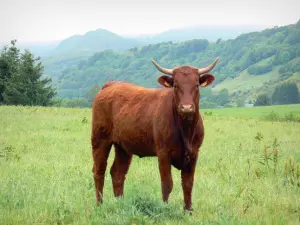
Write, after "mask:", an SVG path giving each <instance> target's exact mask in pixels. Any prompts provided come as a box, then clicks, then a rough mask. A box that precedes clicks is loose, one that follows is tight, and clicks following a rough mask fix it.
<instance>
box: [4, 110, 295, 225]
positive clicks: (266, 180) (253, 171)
mask: <svg viewBox="0 0 300 225" xmlns="http://www.w3.org/2000/svg"><path fill="white" fill-rule="evenodd" d="M276 108H277V107H276ZM299 108H300V107H299V105H298V106H295V112H296V111H297V112H299ZM277 109H278V110H279V111H280V112H282V113H283V115H284V114H286V113H289V112H290V111H291V108H288V107H286V106H283V107H281V106H280V107H278V108H277ZM265 110H267V108H264V107H261V108H256V109H248V108H246V109H228V111H227V109H216V110H204V111H207V112H209V111H212V114H211V115H209V114H207V115H205V119H204V123H205V131H206V135H205V139H204V143H203V146H202V148H201V152H200V155H199V160H198V164H197V167H196V173H195V182H194V189H193V209H194V211H193V214H192V215H185V214H184V213H183V193H182V189H181V183H180V171H178V170H176V169H175V168H172V175H173V181H174V188H173V191H172V193H171V195H170V199H169V203H168V204H165V203H163V202H162V200H161V188H160V177H159V171H158V163H157V158H138V157H136V156H134V157H133V161H132V165H131V167H130V169H129V172H128V175H127V179H126V182H125V191H124V192H125V195H124V197H122V198H120V199H115V198H114V197H113V191H112V184H111V179H110V174H109V170H110V167H111V165H112V160H113V156H114V152H113V151H111V155H110V158H109V163H108V168H107V173H106V178H105V185H104V203H103V205H101V206H99V207H97V206H96V205H95V191H94V181H93V175H92V158H91V156H92V155H91V147H90V123H91V110H90V109H64V108H44V107H12V106H1V107H0V125H1V127H0V128H1V129H0V224H101V225H102V224H172V225H173V224H300V177H299V176H300V123H299V122H290V121H286V122H284V121H265V120H261V119H260V115H262V114H264V113H265ZM293 110H294V109H293ZM229 112H231V113H229ZM232 113H235V115H234V116H232ZM244 114H245V115H246V114H247V115H250V114H252V115H253V116H244ZM221 115H223V116H221ZM251 117H252V118H251Z"/></svg>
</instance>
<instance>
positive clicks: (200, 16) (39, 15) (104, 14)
mask: <svg viewBox="0 0 300 225" xmlns="http://www.w3.org/2000/svg"><path fill="white" fill-rule="evenodd" d="M299 19H300V1H299V0H272V1H270V0H248V1H243V0H231V1H230V0H203V1H201V0H147V1H143V0H118V1H117V0H106V1H103V0H0V42H8V41H10V40H11V39H13V38H16V39H18V42H23V41H41V42H44V41H52V40H61V39H64V38H67V37H69V36H72V35H74V34H84V33H85V32H87V31H90V30H95V29H98V28H104V29H108V30H110V31H112V32H115V33H117V34H122V35H137V34H153V33H159V32H162V31H165V30H169V29H172V28H178V27H184V26H194V25H242V24H244V25H245V24H247V25H268V26H270V27H273V26H275V25H278V26H281V25H287V24H292V23H296V22H297V21H298V20H299Z"/></svg>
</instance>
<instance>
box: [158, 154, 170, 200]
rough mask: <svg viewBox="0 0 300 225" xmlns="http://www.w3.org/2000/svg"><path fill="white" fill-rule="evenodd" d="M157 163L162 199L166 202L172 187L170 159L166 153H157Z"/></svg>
mask: <svg viewBox="0 0 300 225" xmlns="http://www.w3.org/2000/svg"><path fill="white" fill-rule="evenodd" d="M158 164H159V172H160V179H161V189H162V199H163V201H164V202H168V199H169V195H170V193H171V191H172V189H173V180H172V174H171V160H170V158H169V156H168V155H159V156H158Z"/></svg>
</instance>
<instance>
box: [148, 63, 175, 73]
mask: <svg viewBox="0 0 300 225" xmlns="http://www.w3.org/2000/svg"><path fill="white" fill-rule="evenodd" d="M152 63H153V64H154V66H155V67H156V68H157V69H158V70H159V71H160V72H162V73H164V74H169V75H173V70H172V69H166V68H163V67H161V66H160V65H158V64H157V63H156V62H155V61H154V60H152Z"/></svg>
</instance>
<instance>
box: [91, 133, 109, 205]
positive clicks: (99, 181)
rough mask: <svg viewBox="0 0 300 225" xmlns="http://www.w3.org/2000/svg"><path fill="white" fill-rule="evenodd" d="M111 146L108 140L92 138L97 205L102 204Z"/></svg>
mask: <svg viewBox="0 0 300 225" xmlns="http://www.w3.org/2000/svg"><path fill="white" fill-rule="evenodd" d="M111 145H112V144H111V143H110V142H109V141H107V140H102V139H100V140H98V139H97V137H95V138H92V149H93V160H94V166H93V173H94V181H95V188H96V200H97V204H99V203H102V196H103V185H104V176H105V170H106V166H107V158H108V155H109V152H110V149H111Z"/></svg>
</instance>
